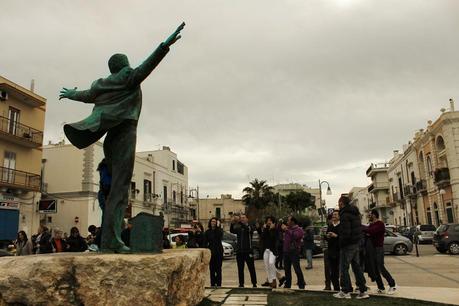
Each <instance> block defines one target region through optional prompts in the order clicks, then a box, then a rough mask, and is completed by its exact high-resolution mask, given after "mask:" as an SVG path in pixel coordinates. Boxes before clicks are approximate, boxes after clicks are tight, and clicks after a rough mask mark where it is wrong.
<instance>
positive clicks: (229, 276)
mask: <svg viewBox="0 0 459 306" xmlns="http://www.w3.org/2000/svg"><path fill="white" fill-rule="evenodd" d="M419 252H420V256H419V257H416V253H415V252H413V253H412V254H410V255H407V256H393V255H386V257H385V262H386V266H387V267H388V270H389V271H390V273H391V274H392V276H393V277H394V278H395V280H396V282H397V285H398V287H399V290H398V293H397V294H396V296H398V297H407V298H417V299H421V300H427V301H436V302H443V303H450V304H457V305H459V256H451V255H445V254H439V253H437V252H436V250H435V249H434V248H433V246H431V245H420V246H419ZM301 267H302V269H303V273H304V277H305V279H306V283H307V286H306V290H322V289H323V288H324V277H323V273H324V272H323V257H322V255H318V256H315V257H314V260H313V269H311V270H306V269H305V267H306V261H305V260H304V259H302V260H301ZM255 268H256V272H257V280H258V286H259V287H260V284H262V283H263V282H264V281H265V280H266V272H265V270H264V264H263V261H262V260H256V261H255ZM281 273H283V271H281ZM292 273H293V272H292ZM222 275H223V282H222V286H223V287H237V286H238V285H239V283H238V276H237V265H236V260H235V259H229V260H225V261H223V271H222ZM351 275H352V273H351ZM367 281H368V278H367ZM295 283H296V277H295V275H294V273H293V281H292V284H295ZM207 285H210V284H209V283H208V284H207ZM368 285H369V286H370V287H371V289H372V290H371V291H372V292H375V291H376V284H375V283H369V284H368ZM245 286H246V288H250V287H251V283H250V277H249V273H248V270H247V268H246V269H245ZM292 287H293V288H297V287H296V286H295V285H293V286H292ZM222 290H224V289H222ZM217 293H221V294H225V293H223V291H221V292H219V291H217ZM239 298H240V297H239ZM260 299H261V298H260ZM235 300H237V299H235ZM240 300H242V298H240ZM247 301H248V300H247ZM233 304H237V303H233ZM247 304H248V303H247ZM254 304H256V303H254Z"/></svg>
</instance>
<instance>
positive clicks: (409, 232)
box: [400, 226, 417, 242]
mask: <svg viewBox="0 0 459 306" xmlns="http://www.w3.org/2000/svg"><path fill="white" fill-rule="evenodd" d="M416 230H417V227H416V226H410V227H408V226H407V227H405V228H403V229H402V230H400V234H402V236H404V237H406V238H408V239H410V241H411V242H414V234H415V233H416Z"/></svg>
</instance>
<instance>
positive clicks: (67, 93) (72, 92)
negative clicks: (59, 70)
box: [59, 87, 77, 100]
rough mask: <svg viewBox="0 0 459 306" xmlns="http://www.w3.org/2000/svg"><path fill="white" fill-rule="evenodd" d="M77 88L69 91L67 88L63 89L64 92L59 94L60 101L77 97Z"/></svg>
mask: <svg viewBox="0 0 459 306" xmlns="http://www.w3.org/2000/svg"><path fill="white" fill-rule="evenodd" d="M76 90H77V88H76V87H75V88H74V89H67V88H65V87H64V88H62V90H61V91H60V93H59V100H61V99H64V98H67V99H72V97H73V96H74V95H75V92H76Z"/></svg>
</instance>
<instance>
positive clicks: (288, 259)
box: [284, 252, 306, 289]
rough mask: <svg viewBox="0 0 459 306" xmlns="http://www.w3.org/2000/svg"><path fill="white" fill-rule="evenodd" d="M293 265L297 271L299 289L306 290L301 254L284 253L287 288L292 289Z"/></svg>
mask: <svg viewBox="0 0 459 306" xmlns="http://www.w3.org/2000/svg"><path fill="white" fill-rule="evenodd" d="M292 265H293V269H294V270H295V274H296V278H297V279H298V287H299V288H300V289H304V286H306V283H305V281H304V276H303V272H302V271H301V267H300V254H299V253H297V252H289V253H284V268H285V286H284V287H285V288H291V287H292Z"/></svg>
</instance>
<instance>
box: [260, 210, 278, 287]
mask: <svg viewBox="0 0 459 306" xmlns="http://www.w3.org/2000/svg"><path fill="white" fill-rule="evenodd" d="M260 236H261V241H262V243H263V247H264V249H265V251H264V253H263V260H264V263H265V270H266V274H267V275H268V278H267V279H268V280H267V282H266V283H264V284H263V285H262V286H270V287H271V288H277V282H276V272H277V270H276V266H275V263H276V256H277V250H278V247H277V241H278V240H277V230H276V219H275V218H274V217H272V216H270V217H267V218H266V220H265V224H264V225H263V228H262V229H261V233H260Z"/></svg>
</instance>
